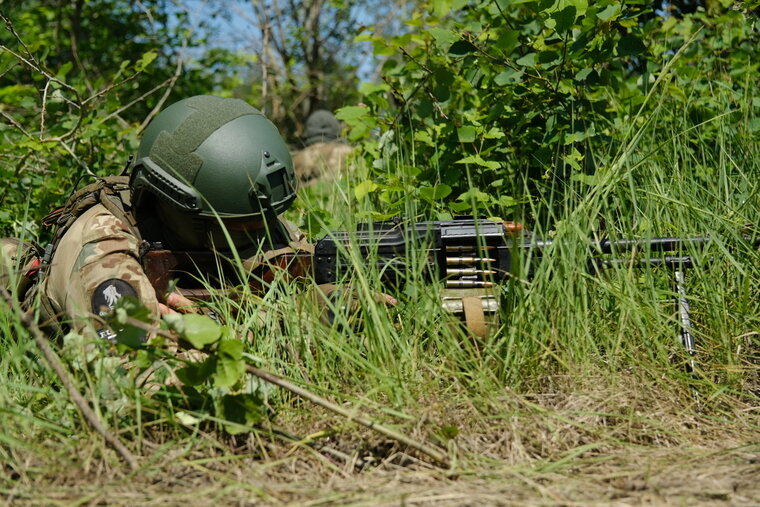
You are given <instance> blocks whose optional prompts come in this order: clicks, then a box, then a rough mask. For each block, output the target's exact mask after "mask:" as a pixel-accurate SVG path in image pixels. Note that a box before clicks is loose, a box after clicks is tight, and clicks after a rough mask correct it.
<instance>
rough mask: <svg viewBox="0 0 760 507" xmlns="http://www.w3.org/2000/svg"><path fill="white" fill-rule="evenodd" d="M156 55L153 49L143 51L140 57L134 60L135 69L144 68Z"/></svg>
mask: <svg viewBox="0 0 760 507" xmlns="http://www.w3.org/2000/svg"><path fill="white" fill-rule="evenodd" d="M157 56H158V53H156V52H155V51H148V52H147V53H144V54H143V55H142V58H140V59H139V60H137V61H136V62H135V69H137V70H138V71H142V70H145V68H146V67H147V66H148V65H150V64H151V63H153V60H155V59H156V57H157Z"/></svg>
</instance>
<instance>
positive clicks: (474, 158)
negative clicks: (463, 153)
mask: <svg viewBox="0 0 760 507" xmlns="http://www.w3.org/2000/svg"><path fill="white" fill-rule="evenodd" d="M454 163H455V164H474V165H478V166H480V167H487V168H489V169H498V168H499V167H501V164H499V163H498V162H494V161H493V160H483V157H481V156H480V155H470V156H469V157H465V158H463V159H460V160H457V161H456V162H454Z"/></svg>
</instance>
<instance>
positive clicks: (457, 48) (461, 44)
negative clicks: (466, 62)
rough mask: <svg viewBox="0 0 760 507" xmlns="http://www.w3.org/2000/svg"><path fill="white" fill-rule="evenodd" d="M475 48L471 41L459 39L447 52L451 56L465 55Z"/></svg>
mask: <svg viewBox="0 0 760 507" xmlns="http://www.w3.org/2000/svg"><path fill="white" fill-rule="evenodd" d="M477 50H478V48H477V47H475V45H474V44H473V43H472V42H470V41H466V40H460V41H457V42H455V43H454V44H452V45H451V47H450V48H449V54H450V55H451V56H465V55H467V54H469V53H472V52H474V51H477Z"/></svg>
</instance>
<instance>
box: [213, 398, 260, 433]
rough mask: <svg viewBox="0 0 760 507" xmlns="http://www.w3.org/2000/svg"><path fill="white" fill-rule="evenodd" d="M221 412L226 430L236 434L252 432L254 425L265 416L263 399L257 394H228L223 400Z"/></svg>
mask: <svg viewBox="0 0 760 507" xmlns="http://www.w3.org/2000/svg"><path fill="white" fill-rule="evenodd" d="M220 408H221V411H222V414H221V415H223V417H224V419H226V420H227V421H228V423H229V424H225V429H226V430H227V431H228V432H230V433H232V434H233V435H234V434H237V433H242V432H244V431H250V427H251V425H253V424H256V423H257V422H259V421H260V420H261V419H262V418H263V417H264V414H265V409H264V404H263V402H262V400H261V397H259V396H257V395H255V394H228V395H225V396H224V397H223V398H222V401H221V407H220Z"/></svg>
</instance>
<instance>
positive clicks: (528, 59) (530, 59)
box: [515, 53, 536, 67]
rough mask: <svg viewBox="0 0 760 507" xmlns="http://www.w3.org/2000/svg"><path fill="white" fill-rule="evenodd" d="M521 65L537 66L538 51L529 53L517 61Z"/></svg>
mask: <svg viewBox="0 0 760 507" xmlns="http://www.w3.org/2000/svg"><path fill="white" fill-rule="evenodd" d="M515 63H516V64H517V65H520V66H521V67H535V65H536V53H528V54H527V55H525V56H523V57H522V58H520V59H519V60H517V61H516V62H515Z"/></svg>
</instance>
